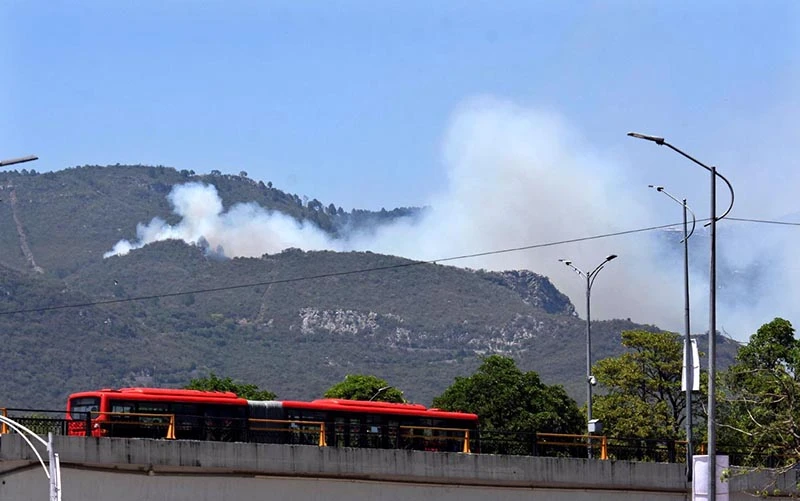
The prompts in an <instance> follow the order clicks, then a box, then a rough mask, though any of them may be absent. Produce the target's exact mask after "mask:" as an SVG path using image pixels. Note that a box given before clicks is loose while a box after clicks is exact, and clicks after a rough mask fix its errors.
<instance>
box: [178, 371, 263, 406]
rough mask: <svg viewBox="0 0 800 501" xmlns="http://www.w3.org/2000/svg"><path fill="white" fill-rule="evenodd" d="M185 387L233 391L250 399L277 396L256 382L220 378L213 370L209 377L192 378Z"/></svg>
mask: <svg viewBox="0 0 800 501" xmlns="http://www.w3.org/2000/svg"><path fill="white" fill-rule="evenodd" d="M185 388H186V389H187V390H204V391H231V392H233V393H236V395H237V396H239V397H241V398H246V399H248V400H275V398H276V395H275V394H274V393H272V392H271V391H268V390H262V389H260V388H259V387H258V386H256V385H254V384H247V383H237V382H236V381H234V380H233V379H231V378H229V377H226V378H220V377H218V376H217V375H216V374H214V373H213V372H212V373H210V374H209V375H208V377H204V378H198V379H192V380H191V381H189V384H188V385H186V386H185Z"/></svg>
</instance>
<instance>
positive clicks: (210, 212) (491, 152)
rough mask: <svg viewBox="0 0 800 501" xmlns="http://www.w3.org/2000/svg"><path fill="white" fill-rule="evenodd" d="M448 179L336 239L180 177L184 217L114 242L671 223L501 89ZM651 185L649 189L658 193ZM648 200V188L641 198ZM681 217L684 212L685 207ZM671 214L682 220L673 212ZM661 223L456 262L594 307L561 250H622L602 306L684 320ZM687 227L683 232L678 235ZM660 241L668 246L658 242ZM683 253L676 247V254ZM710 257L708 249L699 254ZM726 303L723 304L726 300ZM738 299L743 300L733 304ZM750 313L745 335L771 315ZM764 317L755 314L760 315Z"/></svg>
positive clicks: (478, 242) (428, 253)
mask: <svg viewBox="0 0 800 501" xmlns="http://www.w3.org/2000/svg"><path fill="white" fill-rule="evenodd" d="M442 163H443V166H444V168H445V169H446V171H447V174H448V182H447V184H446V186H445V187H444V189H443V190H442V191H441V192H440V193H439V194H438V195H436V196H434V197H432V199H430V200H427V201H425V204H424V205H428V206H430V207H431V209H430V210H428V211H426V212H425V214H424V216H423V217H422V218H420V219H418V220H415V221H413V222H412V221H409V220H400V221H396V222H394V223H393V224H389V225H386V226H382V227H379V228H375V229H373V230H372V231H370V232H369V233H362V234H350V235H346V236H345V237H344V238H340V239H336V240H333V239H331V238H328V236H327V235H326V234H325V233H324V232H323V231H321V230H319V229H318V228H316V227H315V226H314V225H312V224H311V223H304V224H301V223H298V222H296V221H295V220H294V219H293V218H291V217H288V216H285V215H283V214H280V213H276V212H271V211H268V210H265V209H263V208H261V207H259V206H257V205H255V204H238V205H234V206H232V207H231V208H230V209H229V210H228V211H224V210H223V205H222V202H221V200H220V199H219V196H218V195H217V192H216V189H215V188H214V187H213V186H208V185H202V184H197V183H193V184H186V185H181V186H176V187H175V188H174V189H173V191H172V192H171V193H170V195H169V200H170V202H171V203H172V205H173V207H174V211H175V213H176V214H177V215H178V216H180V217H181V221H180V222H179V223H178V224H176V225H174V226H171V225H168V224H166V223H165V222H164V221H162V220H160V219H153V220H152V221H151V222H150V223H149V224H146V225H141V224H140V225H139V227H138V228H137V240H136V241H135V242H129V241H126V240H123V241H120V242H119V243H117V245H116V246H115V247H114V249H113V250H112V251H110V252H108V253H107V254H106V256H111V255H124V254H126V253H127V252H129V251H130V250H131V249H135V248H139V247H142V246H144V245H147V244H149V243H152V242H156V241H159V240H165V239H180V240H184V241H186V242H188V243H192V244H198V243H201V242H203V243H205V242H207V243H208V246H209V248H210V249H212V250H216V251H222V252H223V253H224V254H225V255H226V256H228V257H235V256H261V255H263V254H266V253H276V252H280V251H281V250H283V249H285V248H288V247H297V248H301V249H304V250H321V249H330V250H337V251H346V250H371V251H373V252H379V253H385V254H392V255H397V256H403V257H406V258H411V259H423V260H435V259H440V258H447V257H450V256H458V255H464V254H471V253H478V252H484V251H493V250H499V249H507V248H515V247H521V246H529V245H535V244H548V243H552V242H561V241H565V240H572V239H580V238H581V237H587V236H593V235H600V234H606V233H614V232H618V231H622V230H630V229H633V228H641V227H647V226H652V225H658V224H664V222H665V221H664V220H663V219H660V220H657V219H656V218H655V215H654V214H651V212H650V209H649V208H650V207H653V206H657V205H658V204H655V203H653V200H652V197H654V196H655V195H653V194H648V193H647V190H646V188H644V186H639V185H638V184H637V185H635V186H634V185H632V184H633V183H631V181H630V179H632V178H635V177H636V176H632V175H631V172H628V171H626V166H625V165H624V164H621V163H620V162H617V161H614V160H613V159H610V158H607V156H604V155H602V154H601V153H598V152H596V151H593V150H592V149H591V148H590V147H589V146H588V145H587V144H586V143H585V141H583V140H582V138H581V137H580V136H579V135H578V134H577V133H576V132H575V131H574V130H572V129H571V128H570V127H569V125H568V124H566V123H565V122H564V120H562V119H561V118H560V117H559V116H557V115H555V114H552V113H543V112H540V111H536V110H531V109H527V108H524V107H520V106H517V105H514V104H513V103H510V102H506V101H499V100H496V99H490V98H485V99H476V100H471V101H468V102H467V103H465V104H464V105H463V106H461V107H460V108H459V109H458V110H457V111H456V113H455V114H454V117H453V119H452V122H451V124H450V127H449V129H448V131H447V134H446V136H445V141H444V145H443V158H442ZM648 197H649V198H648ZM639 200H644V201H643V202H639ZM675 219H677V218H675ZM667 222H668V223H671V222H675V220H671V221H667ZM656 238H662V239H663V235H661V236H658V235H657V234H656V233H655V232H649V233H639V234H635V235H629V236H619V237H614V238H603V239H590V240H585V241H581V242H574V243H569V244H561V245H553V246H543V247H541V248H537V249H533V250H527V251H520V252H510V253H502V254H494V255H488V256H484V257H480V258H470V259H466V260H461V261H452V262H447V264H452V265H454V266H465V267H470V268H486V269H492V270H508V269H529V270H532V271H534V272H537V273H540V274H543V275H546V276H548V277H550V279H551V280H552V281H553V282H554V283H555V284H556V286H557V287H558V288H559V289H560V290H562V291H564V292H565V293H566V294H567V295H568V296H569V297H570V298H572V300H573V302H574V303H575V305H576V307H577V308H578V310H579V312H580V313H581V315H584V314H585V306H584V305H585V303H584V298H585V292H586V282H585V281H584V280H583V279H582V278H581V277H579V276H577V275H575V274H574V272H573V271H571V270H570V269H569V268H567V267H566V266H564V265H563V264H562V263H560V262H558V258H569V259H570V260H572V262H573V263H574V264H575V265H576V266H578V267H579V268H581V269H583V270H585V271H591V270H592V269H594V267H595V266H596V265H598V264H599V263H601V262H602V261H603V259H604V258H605V257H606V256H607V255H609V254H618V255H619V258H618V259H617V260H615V261H614V262H612V263H609V264H608V265H607V266H606V267H605V268H604V269H603V271H602V273H600V274H598V276H597V280H596V282H595V283H594V285H593V287H592V296H591V297H592V318H593V319H599V318H631V319H632V320H634V321H637V322H642V323H648V324H655V325H658V326H660V327H662V328H668V329H672V330H676V331H682V329H683V312H684V308H683V275H682V264H681V262H680V261H679V260H678V261H676V260H675V259H672V258H671V259H666V258H665V256H664V254H663V241H662V243H661V244H658V243H657V242H656ZM676 238H678V237H676ZM660 249H661V250H660ZM673 257H674V256H673ZM695 259H703V260H706V261H705V262H707V256H703V257H695ZM692 280H693V286H692V307H693V309H692V311H693V322H692V326H693V327H692V331H693V332H694V333H698V332H705V331H706V330H707V327H706V326H707V323H706V322H707V314H706V312H707V304H708V303H707V301H708V296H707V278H706V275H704V274H701V273H698V274H697V276H693V277H692ZM723 308H724V306H723ZM732 311H738V310H735V309H734V310H732ZM733 318H736V319H737V321H739V320H740V319H742V318H749V319H750V320H749V321H750V324H747V322H746V321H744V320H742V322H743V325H746V327H745V328H744V330H743V331H742V332H738V331H737V330H736V329H729V330H730V331H732V334H734V335H737V337H740V338H744V337H746V336H747V335H749V334H750V333H752V332H754V330H749V329H754V328H755V327H757V326H758V325H760V324H761V323H763V322H766V321H769V320H770V319H771V317H770V318H760V317H757V316H756V317H753V316H752V315H751V316H749V317H748V316H747V315H746V314H742V312H741V311H738V313H737V316H736V317H733ZM754 318H755V320H754Z"/></svg>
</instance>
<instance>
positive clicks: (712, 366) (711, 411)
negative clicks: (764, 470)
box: [628, 132, 735, 500]
mask: <svg viewBox="0 0 800 501" xmlns="http://www.w3.org/2000/svg"><path fill="white" fill-rule="evenodd" d="M628 135H629V136H631V137H635V138H637V139H644V140H646V141H652V142H654V143H656V144H657V145H659V146H666V147H667V148H669V149H671V150H672V151H674V152H676V153H678V154H680V155H681V156H683V157H685V158H688V159H689V160H691V161H692V162H694V163H696V164H697V165H699V166H700V167H703V168H704V169H706V170H707V171H709V172H710V173H711V222H710V224H711V251H710V253H711V257H710V266H709V268H710V269H709V273H708V275H709V279H708V282H709V293H708V303H709V308H708V309H709V312H708V331H709V332H708V499H709V500H714V499H715V498H716V496H717V474H716V471H717V428H716V426H717V424H716V418H717V403H716V398H715V391H716V386H717V385H716V381H714V378H715V377H716V374H717V368H716V365H717V339H716V337H717V220H719V219H723V218H724V217H725V216H727V215H728V214H729V213H730V211H731V209H733V202H734V198H735V195H734V192H733V186H731V183H730V181H728V179H727V178H726V177H725V176H723V175H722V174H720V173H719V172H717V168H716V167H709V166H708V165H706V164H704V163H703V162H701V161H699V160H697V159H696V158H694V157H692V156H691V155H689V154H687V153H684V152H683V151H681V150H680V149H678V148H676V147H675V146H673V145H671V144H669V143H668V142H666V141H665V140H664V138H663V137H658V136H649V135H647V134H639V133H638V132H629V133H628ZM717 177H719V178H720V179H722V180H723V181H725V184H726V185H727V186H728V190H729V191H730V192H731V202H730V205H729V206H728V209H727V210H726V211H725V212H724V213H723V214H722V215H721V216H719V217H717Z"/></svg>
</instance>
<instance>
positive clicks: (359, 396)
mask: <svg viewBox="0 0 800 501" xmlns="http://www.w3.org/2000/svg"><path fill="white" fill-rule="evenodd" d="M325 398H344V399H347V400H374V401H381V402H395V403H403V402H405V399H404V398H403V392H402V391H400V390H398V389H397V388H395V387H394V386H390V385H389V383H387V382H386V381H385V380H383V379H381V378H379V377H376V376H368V375H364V374H348V375H347V376H345V378H344V381H341V382H339V383H336V384H335V385H333V386H331V387H330V388H328V391H326V392H325Z"/></svg>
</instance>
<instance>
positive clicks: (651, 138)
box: [628, 132, 664, 144]
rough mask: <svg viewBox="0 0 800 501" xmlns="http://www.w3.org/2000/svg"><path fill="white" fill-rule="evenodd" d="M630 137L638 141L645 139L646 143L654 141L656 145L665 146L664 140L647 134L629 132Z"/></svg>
mask: <svg viewBox="0 0 800 501" xmlns="http://www.w3.org/2000/svg"><path fill="white" fill-rule="evenodd" d="M628 135H629V136H630V137H635V138H636V139H644V140H645V141H652V142H654V143H656V144H664V138H663V137H658V136H649V135H647V134H639V133H638V132H628Z"/></svg>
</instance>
